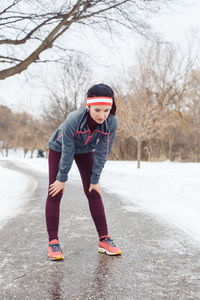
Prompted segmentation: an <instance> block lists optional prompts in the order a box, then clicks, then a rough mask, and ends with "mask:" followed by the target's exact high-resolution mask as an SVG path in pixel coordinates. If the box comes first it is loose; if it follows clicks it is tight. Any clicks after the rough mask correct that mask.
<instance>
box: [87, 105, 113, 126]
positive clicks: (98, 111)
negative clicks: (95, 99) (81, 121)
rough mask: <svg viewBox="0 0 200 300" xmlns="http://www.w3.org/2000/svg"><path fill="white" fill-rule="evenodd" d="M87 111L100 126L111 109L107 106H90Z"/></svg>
mask: <svg viewBox="0 0 200 300" xmlns="http://www.w3.org/2000/svg"><path fill="white" fill-rule="evenodd" d="M89 110H90V115H91V117H92V119H93V120H95V121H96V122H97V123H99V124H102V123H103V122H104V121H105V120H106V119H107V117H108V116H109V113H110V110H111V107H110V106H108V105H91V106H90V107H89Z"/></svg>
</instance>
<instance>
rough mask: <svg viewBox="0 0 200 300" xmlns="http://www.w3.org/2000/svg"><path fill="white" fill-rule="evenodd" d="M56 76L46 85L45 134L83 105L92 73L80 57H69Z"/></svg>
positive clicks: (84, 60) (43, 116) (43, 114)
mask: <svg viewBox="0 0 200 300" xmlns="http://www.w3.org/2000/svg"><path fill="white" fill-rule="evenodd" d="M58 74H59V75H58V76H57V77H56V78H55V79H53V81H51V82H50V83H48V84H45V85H46V88H47V91H48V97H49V100H50V101H48V104H47V105H46V106H45V107H44V112H43V113H42V118H43V120H44V121H45V122H46V123H47V126H46V128H47V129H48V132H47V134H50V133H51V132H52V131H53V130H55V129H56V128H57V127H58V126H59V125H60V124H61V123H62V122H64V120H65V119H66V117H67V115H68V114H69V113H70V112H71V111H73V110H75V109H77V108H80V107H81V106H82V104H83V103H85V95H86V92H87V90H88V88H89V87H90V86H91V82H92V71H91V69H90V67H89V64H88V62H87V61H86V59H85V58H84V57H82V56H80V55H79V56H70V58H69V61H68V62H66V63H65V64H64V65H63V66H61V68H59V72H58Z"/></svg>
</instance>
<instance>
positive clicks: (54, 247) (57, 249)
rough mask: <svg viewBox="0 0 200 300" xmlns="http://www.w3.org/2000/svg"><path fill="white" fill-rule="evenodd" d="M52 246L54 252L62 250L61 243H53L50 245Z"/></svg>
mask: <svg viewBox="0 0 200 300" xmlns="http://www.w3.org/2000/svg"><path fill="white" fill-rule="evenodd" d="M50 246H51V247H52V250H53V252H57V251H61V252H62V250H61V248H60V245H59V244H53V245H50Z"/></svg>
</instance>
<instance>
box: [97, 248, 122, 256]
mask: <svg viewBox="0 0 200 300" xmlns="http://www.w3.org/2000/svg"><path fill="white" fill-rule="evenodd" d="M98 252H100V253H106V254H108V255H120V254H122V251H120V252H116V253H112V252H109V251H108V250H106V249H104V248H99V249H98Z"/></svg>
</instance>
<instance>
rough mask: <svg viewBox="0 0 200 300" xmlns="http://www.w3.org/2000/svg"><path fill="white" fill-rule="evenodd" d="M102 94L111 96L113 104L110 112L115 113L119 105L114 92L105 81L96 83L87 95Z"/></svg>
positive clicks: (98, 95) (95, 95)
mask: <svg viewBox="0 0 200 300" xmlns="http://www.w3.org/2000/svg"><path fill="white" fill-rule="evenodd" d="M101 96H102V97H110V98H112V99H113V104H112V108H111V110H110V113H111V114H112V115H115V114H116V110H117V107H116V103H115V99H114V92H113V90H112V89H111V88H110V87H109V86H108V85H106V84H103V83H100V84H96V85H94V86H93V87H91V88H90V89H89V90H88V92H87V97H101Z"/></svg>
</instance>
